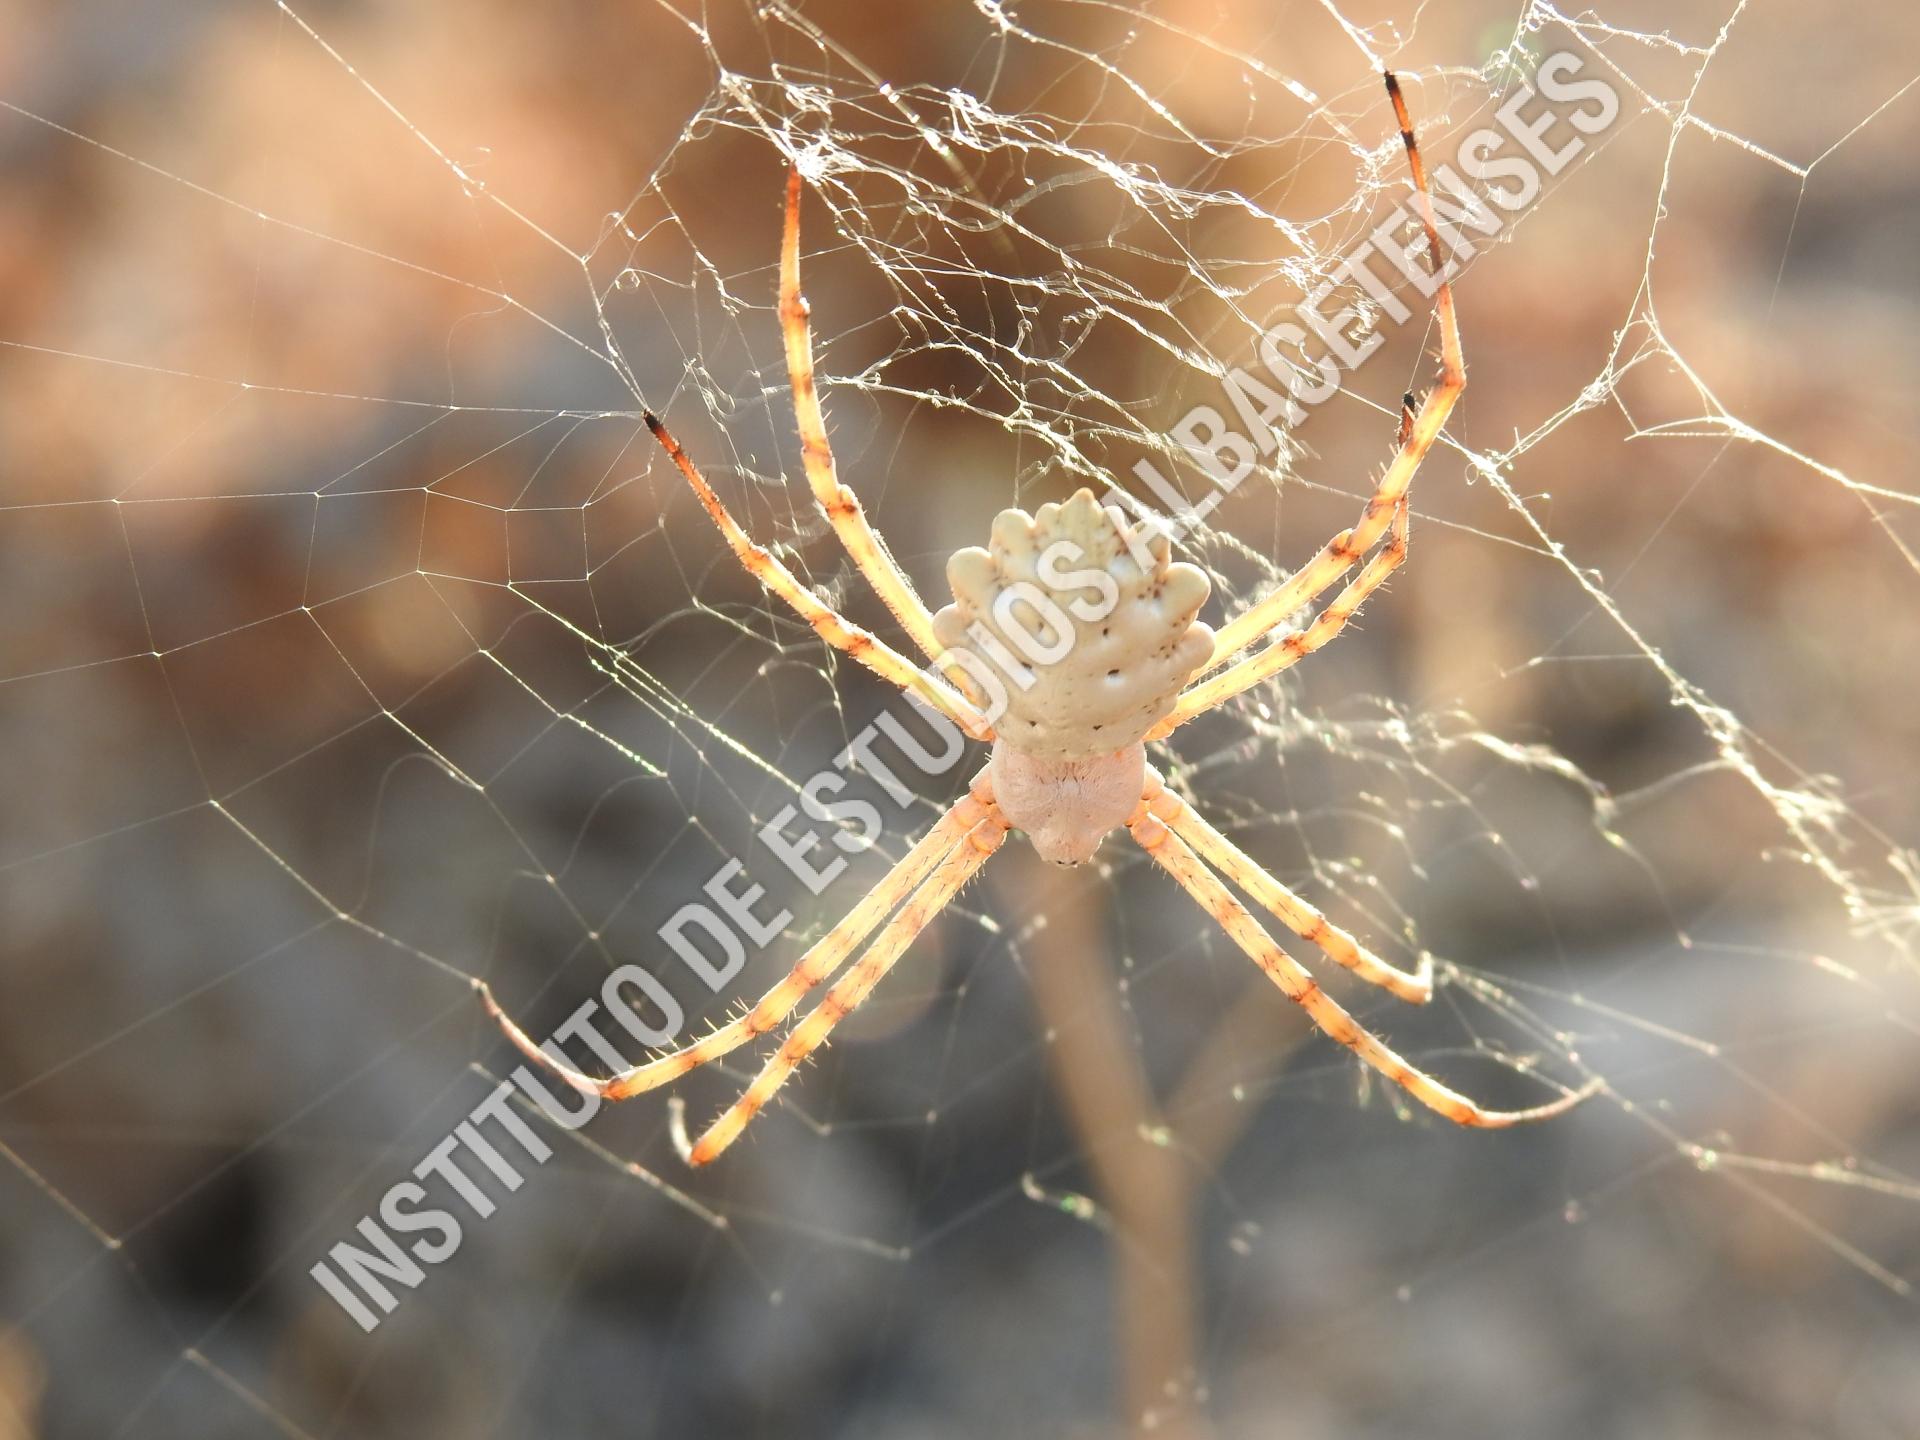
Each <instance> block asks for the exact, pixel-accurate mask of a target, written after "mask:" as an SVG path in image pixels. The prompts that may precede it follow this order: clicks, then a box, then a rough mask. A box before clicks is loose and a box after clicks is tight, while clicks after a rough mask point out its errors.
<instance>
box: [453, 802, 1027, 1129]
mask: <svg viewBox="0 0 1920 1440" xmlns="http://www.w3.org/2000/svg"><path fill="white" fill-rule="evenodd" d="M991 794H992V792H991V790H989V789H988V788H987V784H986V777H985V774H984V772H983V774H982V775H981V778H980V779H979V780H977V781H975V783H974V789H973V792H972V793H970V794H968V795H966V796H965V797H963V798H962V799H961V800H960V802H959V803H958V804H956V805H955V806H954V807H953V808H952V809H951V810H949V811H947V813H946V814H945V815H943V816H942V817H941V818H940V820H939V821H938V823H936V824H935V825H934V827H933V828H932V829H931V830H929V831H928V832H927V834H926V835H925V837H924V838H922V839H921V841H920V843H919V844H917V845H915V846H914V847H913V848H912V849H911V850H909V851H908V852H907V853H906V854H905V855H903V856H901V858H900V860H899V862H898V863H897V864H896V865H895V866H894V867H893V869H892V870H890V871H888V872H887V874H886V876H885V877H884V878H883V879H882V880H881V881H880V883H879V884H878V885H876V886H874V887H873V889H872V890H870V891H868V892H867V894H866V896H865V897H864V898H863V899H862V900H861V901H860V903H859V904H858V905H856V906H854V907H853V909H852V910H850V911H849V912H848V913H847V916H846V918H845V919H843V920H842V921H841V922H840V923H839V924H838V925H835V926H834V927H833V929H831V930H829V931H828V932H827V933H826V934H825V935H822V936H821V937H820V938H819V939H818V940H817V941H815V942H814V944H813V946H812V948H810V949H809V950H808V951H807V953H806V954H804V955H802V956H801V957H800V959H799V960H798V961H797V962H796V963H795V964H794V967H793V968H792V969H791V970H789V971H788V972H787V974H786V978H785V979H783V980H781V981H780V983H779V984H777V985H775V986H774V987H773V988H772V989H771V990H769V991H767V993H766V994H765V995H763V996H761V997H760V999H759V1001H758V1002H757V1003H756V1004H755V1005H754V1007H753V1008H752V1009H751V1010H749V1011H748V1012H747V1013H746V1014H745V1015H742V1016H740V1017H738V1018H737V1019H735V1020H732V1021H729V1022H728V1023H727V1024H725V1025H722V1026H720V1027H719V1028H718V1029H717V1030H715V1031H714V1032H713V1033H712V1034H710V1035H705V1036H702V1037H701V1038H700V1039H698V1040H696V1041H694V1042H693V1043H692V1044H690V1045H686V1046H683V1047H682V1048H680V1049H678V1050H675V1051H673V1052H672V1053H671V1054H668V1055H662V1056H660V1057H659V1058H657V1059H654V1060H649V1061H647V1062H646V1063H645V1064H643V1065H636V1066H635V1067H634V1068H633V1069H631V1070H627V1071H623V1072H622V1073H621V1074H619V1075H614V1076H610V1077H609V1078H607V1079H604V1080H603V1079H598V1078H596V1077H594V1076H592V1075H587V1074H584V1073H582V1072H581V1071H579V1070H576V1069H574V1068H573V1067H572V1066H570V1065H568V1064H566V1063H565V1062H564V1061H562V1060H561V1059H559V1058H558V1053H557V1051H556V1053H555V1054H551V1055H550V1054H548V1053H547V1052H546V1051H545V1050H543V1049H541V1048H540V1047H539V1046H538V1045H536V1044H534V1042H533V1039H532V1037H531V1036H529V1035H528V1034H527V1032H526V1031H525V1030H523V1029H521V1028H520V1026H519V1025H518V1024H516V1023H515V1022H514V1021H513V1020H512V1019H511V1018H509V1017H508V1015H507V1014H506V1013H505V1012H504V1011H503V1010H501V1008H500V1006H499V1004H498V1003H497V1002H496V1001H495V1000H494V998H493V991H492V990H491V989H490V988H488V986H487V983H486V982H485V981H484V980H483V981H479V982H476V983H477V988H478V989H479V991H480V998H481V1001H482V1003H484V1004H485V1005H486V1007H487V1013H488V1014H489V1015H491V1016H493V1018H494V1019H495V1020H496V1021H497V1022H498V1023H499V1025H500V1028H501V1030H502V1031H504V1032H505V1034H506V1037H507V1038H508V1039H509V1040H511V1041H512V1042H513V1043H514V1045H515V1046H516V1047H517V1048H518V1049H519V1051H520V1053H521V1054H523V1055H525V1056H526V1057H527V1058H528V1059H529V1060H531V1061H533V1062H534V1063H535V1064H536V1065H539V1066H540V1067H541V1068H542V1069H544V1070H547V1071H550V1072H551V1073H552V1074H554V1075H557V1076H559V1078H560V1079H562V1080H564V1081H565V1082H566V1083H567V1084H569V1085H571V1086H572V1087H573V1088H574V1089H576V1090H578V1091H580V1092H581V1093H583V1094H596V1095H598V1096H600V1098H601V1099H603V1100H625V1099H627V1098H628V1097H629V1096H633V1095H638V1094H640V1093H641V1092H642V1091H644V1090H652V1089H655V1088H657V1087H659V1086H661V1085H665V1084H668V1083H670V1082H672V1081H674V1080H678V1079H679V1078H680V1077H681V1076H682V1075H685V1074H686V1073H687V1072H688V1071H689V1070H695V1069H698V1068H699V1067H700V1066H702V1065H705V1064H707V1063H708V1062H709V1061H712V1060H718V1059H719V1058H720V1057H721V1056H722V1055H725V1054H727V1053H729V1052H730V1051H733V1050H737V1049H739V1048H740V1047H741V1046H742V1045H745V1044H747V1043H748V1042H749V1041H751V1040H753V1039H754V1038H756V1037H757V1036H760V1035H764V1034H765V1033H766V1032H767V1031H769V1030H771V1029H772V1028H773V1027H774V1026H776V1025H778V1024H779V1023H780V1022H781V1021H782V1020H784V1019H786V1018H787V1016H789V1015H791V1014H792V1013H793V1011H794V1007H795V1006H797V1005H798V1004H799V1003H800V1001H801V1000H802V999H803V998H804V997H805V996H806V994H807V993H808V992H809V991H810V990H812V989H813V988H814V987H815V986H816V985H818V984H819V983H820V982H821V981H823V980H825V979H826V978H827V977H828V976H830V975H832V974H833V973H834V971H836V970H838V969H839V968H840V967H841V965H843V964H844V963H845V962H846V959H847V957H848V956H849V955H851V954H852V953H853V951H854V950H855V949H856V948H857V947H858V946H859V944H860V942H861V941H863V940H865V939H866V938H867V936H868V935H870V934H872V933H873V930H874V928H875V927H876V926H878V925H879V924H880V922H881V921H882V920H884V919H886V917H887V916H888V915H889V914H891V913H892V911H893V910H894V908H895V907H896V906H897V905H899V904H900V902H901V901H902V900H903V899H904V898H906V896H907V895H908V894H910V893H911V892H912V891H913V890H914V889H916V888H917V887H918V886H919V885H920V884H921V882H923V881H924V880H925V879H926V878H927V876H928V875H929V874H931V873H932V872H933V869H934V867H935V866H936V865H937V864H939V862H940V861H941V860H943V859H945V858H946V857H947V856H948V855H950V854H951V853H952V852H953V850H954V848H955V847H956V846H958V845H961V844H963V843H965V840H966V836H967V832H968V831H969V830H971V829H972V828H973V827H974V826H975V825H977V824H979V823H980V821H981V820H982V819H983V818H984V817H985V816H987V815H988V814H990V813H991V810H992V800H991Z"/></svg>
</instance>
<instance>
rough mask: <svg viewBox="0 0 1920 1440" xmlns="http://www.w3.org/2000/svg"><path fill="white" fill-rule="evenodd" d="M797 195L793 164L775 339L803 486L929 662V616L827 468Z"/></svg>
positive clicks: (932, 644) (856, 500) (933, 642)
mask: <svg viewBox="0 0 1920 1440" xmlns="http://www.w3.org/2000/svg"><path fill="white" fill-rule="evenodd" d="M800 193H801V192H800V167H799V166H798V165H795V166H794V167H793V168H792V169H791V170H789V171H788V172H787V219H786V225H785V226H784V228H783V229H782V231H781V235H780V336H781V339H782V340H783V341H784V342H785V345H786V351H787V379H788V381H789V383H790V384H791V385H792V386H793V414H794V420H795V422H796V423H797V424H798V426H799V429H800V458H801V461H802V462H803V463H804V464H805V466H806V470H807V483H808V484H809V485H811V486H812V487H813V498H814V499H815V500H816V501H818V502H819V505H820V508H821V509H822V510H823V511H825V512H826V516H827V519H828V520H830V521H832V522H833V530H834V533H835V534H836V535H838V536H839V537H840V543H841V544H842V545H844V546H845V547H846V549H847V554H848V555H850V556H851V557H852V558H853V563H854V564H855V565H857V566H858V567H859V569H860V573H861V574H862V575H864V576H866V577H867V583H868V584H869V585H871V586H873V588H874V592H875V593H876V594H877V595H879V597H880V599H881V601H882V602H884V603H885V605H886V607H887V609H888V610H890V611H892V612H893V618H894V619H896V620H898V621H899V622H900V625H901V628H903V629H904V630H905V631H906V632H907V634H908V635H909V636H911V637H912V639H913V643H914V644H916V645H918V646H919V647H920V649H921V651H922V652H924V653H925V654H926V656H927V657H928V658H929V659H932V660H938V659H939V657H940V655H941V654H942V653H943V652H944V650H945V648H946V647H945V646H943V645H941V643H940V642H939V640H937V639H936V638H935V637H934V633H933V615H932V614H931V613H930V612H929V611H928V609H927V607H926V603H925V602H924V601H922V600H921V598H920V596H919V594H918V593H916V592H915V590H914V588H913V582H912V581H911V580H909V579H908V578H907V576H906V572H905V571H903V570H902V569H901V568H900V566H899V565H898V564H897V563H895V561H894V558H893V556H892V555H890V554H889V553H888V552H887V547H886V543H885V542H884V541H883V540H881V538H880V535H879V533H878V532H877V531H876V530H875V529H874V528H873V526H872V525H871V524H869V523H868V521H867V514H866V511H865V510H863V509H862V508H861V505H860V497H859V496H857V495H855V494H854V493H853V491H851V490H849V489H848V488H847V487H846V486H844V485H842V484H841V483H840V475H839V471H838V469H837V467H836V466H835V465H834V463H833V446H832V445H831V444H830V443H829V442H828V440H827V422H826V417H825V416H824V415H823V414H822V413H821V411H820V391H819V389H818V387H817V386H816V385H815V383H814V375H813V331H812V329H811V327H810V326H809V325H808V323H807V316H808V314H809V307H808V305H807V301H806V297H805V296H804V295H802V294H801V293H800Z"/></svg>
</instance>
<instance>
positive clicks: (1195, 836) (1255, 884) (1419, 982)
mask: <svg viewBox="0 0 1920 1440" xmlns="http://www.w3.org/2000/svg"><path fill="white" fill-rule="evenodd" d="M1145 799H1146V801H1147V804H1148V806H1149V808H1150V809H1151V811H1152V813H1153V817H1154V819H1156V820H1159V821H1161V822H1162V823H1163V824H1165V825H1166V826H1167V827H1168V828H1169V829H1171V830H1172V831H1173V833H1174V834H1176V835H1178V836H1179V837H1180V838H1181V839H1182V840H1185V841H1186V842H1187V844H1189V845H1191V846H1192V847H1193V849H1194V851H1195V852H1196V853H1197V854H1198V855H1199V857H1200V859H1201V860H1202V861H1204V862H1205V863H1206V864H1208V865H1211V866H1212V867H1213V868H1214V869H1216V870H1218V871H1220V873H1221V874H1223V875H1225V876H1226V877H1227V879H1229V880H1231V881H1232V882H1233V883H1234V884H1235V885H1238V886H1239V887H1240V888H1241V889H1242V890H1244V891H1246V892H1247V894H1249V895H1251V896H1252V897H1253V898H1254V899H1255V900H1257V901H1259V902H1260V904H1261V906H1262V907H1264V908H1265V909H1266V910H1267V911H1268V912H1269V913H1271V914H1272V915H1273V917H1274V918H1275V919H1276V920H1278V921H1279V922H1280V923H1281V924H1282V925H1285V926H1286V927H1287V928H1288V929H1289V930H1291V931H1292V932H1293V933H1294V934H1296V935H1298V936H1299V937H1300V938H1301V939H1302V940H1305V941H1306V942H1307V943H1308V944H1310V945H1317V946H1319V947H1320V949H1321V950H1323V951H1325V952H1326V954H1327V957H1328V958H1329V959H1331V960H1332V961H1333V962H1334V963H1335V964H1337V965H1341V966H1343V967H1345V968H1346V969H1348V970H1351V971H1352V972H1353V973H1354V974H1356V975H1358V976H1359V977H1360V978H1361V979H1362V980H1365V981H1366V982H1367V983H1368V984H1371V985H1378V986H1380V987H1381V988H1382V989H1383V990H1387V991H1389V992H1391V993H1392V994H1394V995H1397V996H1399V997H1400V998H1401V999H1402V1000H1405V1001H1407V1002H1408V1003H1409V1004H1413V1005H1424V1004H1426V1003H1427V1002H1428V1001H1429V1000H1431V999H1433V957H1432V956H1431V955H1423V956H1422V957H1421V959H1420V965H1419V968H1418V969H1416V970H1412V971H1407V970H1401V969H1399V968H1398V967H1396V966H1393V965H1389V964H1388V963H1387V962H1386V961H1384V960H1382V959H1380V958H1379V957H1378V956H1376V955H1374V954H1373V953H1372V952H1371V951H1369V950H1368V949H1367V948H1366V947H1365V946H1363V945H1361V944H1360V942H1359V941H1357V940H1355V939H1354V938H1353V937H1352V936H1351V935H1349V934H1348V933H1347V932H1346V931H1344V930H1342V929H1341V928H1340V927H1339V926H1337V925H1335V924H1334V923H1333V922H1332V921H1330V920H1328V919H1327V917H1326V916H1325V915H1322V914H1321V913H1320V912H1319V910H1317V909H1315V908H1314V907H1313V906H1312V905H1310V904H1308V903H1307V902H1306V901H1305V900H1302V899H1301V898H1300V897H1299V896H1298V895H1296V894H1294V893H1293V891H1291V890H1289V889H1288V888H1287V887H1286V886H1284V885H1282V884H1281V883H1280V882H1279V881H1278V880H1276V879H1274V878H1273V876H1271V875H1270V874H1268V873H1267V870H1266V867H1265V866H1263V865H1261V864H1260V862H1259V861H1257V860H1255V859H1254V858H1253V857H1252V856H1251V855H1249V854H1247V853H1246V851H1244V850H1242V849H1241V848H1240V847H1239V846H1238V845H1235V844H1234V843H1233V842H1232V841H1231V840H1229V839H1228V838H1227V837H1226V836H1225V835H1222V834H1221V833H1220V831H1219V830H1217V829H1215V828H1214V827H1213V826H1212V825H1211V824H1209V823H1208V822H1207V820H1206V819H1205V818H1204V817H1203V816H1202V815H1201V814H1200V812H1199V811H1198V810H1195V809H1194V808H1193V807H1192V806H1191V805H1189V804H1187V803H1186V802H1185V801H1184V800H1182V799H1181V798H1180V797H1179V796H1178V795H1175V794H1174V793H1173V792H1172V791H1171V790H1168V789H1166V788H1165V787H1164V786H1163V785H1162V784H1161V781H1160V777H1159V775H1158V774H1156V773H1155V772H1154V771H1153V769H1152V768H1151V767H1149V768H1148V770H1147V787H1146V796H1145Z"/></svg>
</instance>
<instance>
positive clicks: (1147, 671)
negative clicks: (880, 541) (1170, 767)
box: [933, 490, 1213, 760]
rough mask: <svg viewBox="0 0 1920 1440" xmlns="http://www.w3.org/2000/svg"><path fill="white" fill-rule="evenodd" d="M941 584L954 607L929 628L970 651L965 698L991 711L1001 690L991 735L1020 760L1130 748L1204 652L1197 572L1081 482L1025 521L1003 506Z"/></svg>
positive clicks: (1207, 632)
mask: <svg viewBox="0 0 1920 1440" xmlns="http://www.w3.org/2000/svg"><path fill="white" fill-rule="evenodd" d="M947 579H948V582H949V583H950V584H951V585H952V587H953V597H954V603H953V604H951V605H949V606H947V607H946V608H945V609H943V610H941V611H940V613H939V614H937V615H936V616H934V621H933V627H934V632H935V635H936V636H937V637H938V639H939V640H940V643H941V644H942V645H943V646H946V647H947V648H948V649H949V650H952V651H956V652H965V653H966V654H967V656H968V657H969V661H968V665H967V667H966V668H967V669H968V670H974V671H976V673H975V675H974V676H973V678H970V679H963V680H962V681H961V683H962V684H963V686H965V687H966V688H968V689H969V692H970V695H969V698H971V699H973V700H974V702H975V703H976V704H980V705H983V706H984V707H986V708H987V709H988V710H989V713H990V715H991V712H992V711H993V710H994V709H995V708H996V702H997V701H998V700H999V699H1000V697H1001V695H1002V694H1004V697H1005V707H1004V712H1003V713H1001V714H999V715H997V716H993V717H992V718H993V719H994V726H995V729H996V730H997V731H998V733H999V737H1000V740H1001V742H1002V743H1003V744H1006V745H1008V746H1011V747H1012V748H1014V749H1016V750H1019V751H1021V752H1023V753H1025V754H1028V755H1033V756H1036V757H1039V758H1043V759H1050V760H1053V759H1058V760H1077V759H1090V758H1093V757H1097V756H1104V755H1112V754H1113V753H1115V752H1116V751H1118V750H1122V749H1125V748H1126V747H1128V746H1131V745H1134V744H1136V743H1137V742H1138V741H1139V740H1140V739H1141V738H1142V737H1143V736H1145V735H1146V733H1147V731H1148V730H1150V729H1151V728H1152V727H1153V726H1154V725H1155V724H1156V723H1157V722H1158V721H1160V720H1161V719H1163V718H1164V717H1165V716H1166V715H1167V714H1168V713H1169V712H1171V710H1172V709H1173V703H1174V697H1175V696H1176V695H1178V694H1179V692H1180V690H1181V688H1182V687H1183V686H1184V685H1185V684H1186V682H1187V681H1188V680H1189V679H1191V678H1192V677H1193V675H1194V674H1195V673H1196V672H1198V671H1199V670H1200V669H1201V667H1203V666H1204V665H1205V664H1206V663H1207V661H1208V659H1209V658H1210V657H1211V656H1212V654H1213V631H1212V630H1211V629H1210V628H1209V627H1208V626H1206V625H1204V624H1201V623H1200V622H1199V621H1198V619H1197V618H1196V617H1197V616H1198V614H1199V611H1200V607H1201V606H1202V605H1203V604H1204V603H1205V602H1206V599H1207V592H1208V582H1207V577H1206V574H1205V573H1204V572H1203V571H1201V570H1200V569H1199V568H1197V567H1196V566H1193V565H1189V564H1186V563H1184V562H1181V561H1174V560H1172V559H1171V556H1170V551H1169V546H1168V542H1167V538H1166V536H1164V535H1161V534H1158V533H1145V532H1142V531H1141V530H1140V529H1138V528H1137V527H1135V526H1133V525H1131V524H1130V523H1129V522H1128V521H1127V520H1126V519H1125V518H1124V517H1123V516H1122V514H1121V512H1120V511H1119V510H1118V509H1117V508H1115V507H1112V506H1102V505H1101V504H1099V503H1098V502H1097V501H1096V500H1095V499H1094V498H1093V493H1092V492H1091V491H1089V490H1081V491H1079V492H1077V493H1076V494H1075V495H1074V496H1073V497H1072V498H1071V499H1069V500H1067V501H1066V502H1065V503H1063V504H1046V505H1042V506H1041V507H1040V509H1039V511H1038V513H1036V514H1033V515H1029V514H1027V512H1026V511H1024V510H1018V509H1014V510H1003V511H1002V512H1001V513H1000V514H999V516H998V517H996V519H995V520H994V522H993V534H992V539H991V542H990V544H989V546H988V548H986V549H984V550H983V549H980V548H978V547H969V548H967V549H965V550H961V551H960V552H958V553H957V554H956V555H954V557H953V558H952V559H951V560H950V561H949V562H948V564H947ZM1036 596H1037V599H1038V601H1039V602H1042V603H1036ZM1047 601H1050V602H1051V605H1050V606H1049V605H1047V604H1045V603H1044V602H1047ZM1062 624H1064V626H1065V627H1066V629H1067V631H1069V632H1070V633H1064V634H1063V633H1057V632H1058V630H1059V627H1060V626H1061V625H1062ZM1056 654H1057V658H1055V656H1056ZM982 662H984V664H985V666H986V667H987V668H988V669H989V670H990V671H991V674H990V675H988V676H986V677H984V678H983V677H981V676H980V675H979V674H978V673H977V667H978V666H979V664H981V663H982ZM1010 672H1011V673H1010ZM995 680H997V681H998V682H999V684H998V687H997V689H996V688H995V687H994V685H993V681H995ZM1023 682H1024V683H1023Z"/></svg>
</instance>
